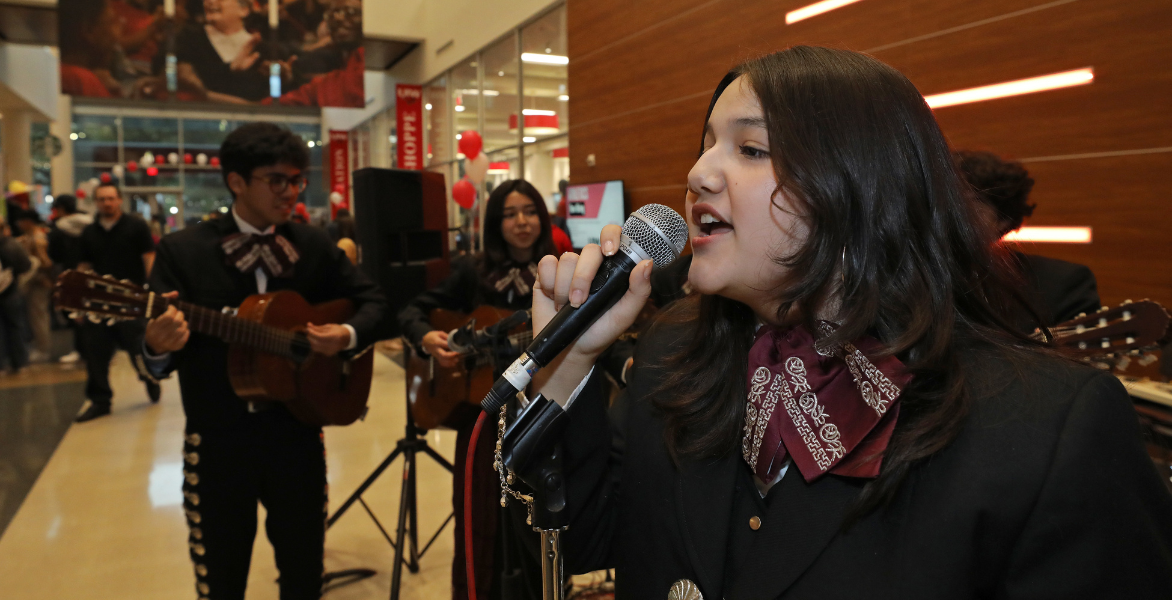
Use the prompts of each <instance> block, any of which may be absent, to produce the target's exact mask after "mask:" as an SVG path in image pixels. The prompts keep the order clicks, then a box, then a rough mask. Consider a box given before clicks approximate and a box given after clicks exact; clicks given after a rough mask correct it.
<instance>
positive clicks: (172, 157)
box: [167, 152, 179, 165]
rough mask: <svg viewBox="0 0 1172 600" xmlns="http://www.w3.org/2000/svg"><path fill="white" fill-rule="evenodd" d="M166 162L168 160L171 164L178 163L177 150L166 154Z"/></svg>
mask: <svg viewBox="0 0 1172 600" xmlns="http://www.w3.org/2000/svg"><path fill="white" fill-rule="evenodd" d="M167 162H169V163H171V164H173V165H177V164H179V153H178V152H172V153H170V154H168V155H167Z"/></svg>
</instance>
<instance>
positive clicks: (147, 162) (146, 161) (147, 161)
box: [138, 152, 155, 167]
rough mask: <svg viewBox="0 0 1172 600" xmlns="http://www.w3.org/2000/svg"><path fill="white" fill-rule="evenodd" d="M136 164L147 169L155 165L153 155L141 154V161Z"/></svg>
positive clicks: (148, 153)
mask: <svg viewBox="0 0 1172 600" xmlns="http://www.w3.org/2000/svg"><path fill="white" fill-rule="evenodd" d="M138 164H140V165H142V166H144V167H149V166H151V165H153V164H155V155H154V154H151V153H150V152H147V153H146V154H143V155H142V160H140V161H138Z"/></svg>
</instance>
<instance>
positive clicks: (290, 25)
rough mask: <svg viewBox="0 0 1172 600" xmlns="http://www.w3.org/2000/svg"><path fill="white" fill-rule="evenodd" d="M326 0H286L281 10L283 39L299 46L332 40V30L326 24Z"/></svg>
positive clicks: (311, 45)
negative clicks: (282, 15) (283, 16)
mask: <svg viewBox="0 0 1172 600" xmlns="http://www.w3.org/2000/svg"><path fill="white" fill-rule="evenodd" d="M327 4H329V2H327V1H326V0H285V2H284V4H283V5H282V6H281V10H282V12H283V13H284V15H285V18H283V19H281V28H280V31H281V37H282V39H285V40H288V41H291V42H295V43H297V44H298V45H299V46H304V47H313V46H314V45H316V44H321V45H324V44H328V43H329V42H330V30H329V26H328V25H327V24H326V5H327Z"/></svg>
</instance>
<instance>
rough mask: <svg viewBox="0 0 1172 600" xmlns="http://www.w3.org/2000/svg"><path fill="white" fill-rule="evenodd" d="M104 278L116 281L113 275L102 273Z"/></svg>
mask: <svg viewBox="0 0 1172 600" xmlns="http://www.w3.org/2000/svg"><path fill="white" fill-rule="evenodd" d="M102 279H107V280H110V281H114V276H113V275H102Z"/></svg>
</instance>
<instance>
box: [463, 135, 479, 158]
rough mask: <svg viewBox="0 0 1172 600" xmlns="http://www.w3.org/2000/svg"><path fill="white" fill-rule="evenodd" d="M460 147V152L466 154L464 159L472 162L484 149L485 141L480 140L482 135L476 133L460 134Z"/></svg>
mask: <svg viewBox="0 0 1172 600" xmlns="http://www.w3.org/2000/svg"><path fill="white" fill-rule="evenodd" d="M459 146H460V152H463V153H464V158H467V159H468V160H472V159H474V158H476V155H478V154H480V149H481V148H483V147H484V140H482V139H480V134H479V133H476V132H475V131H465V132H463V133H461V134H460V144H459Z"/></svg>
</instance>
